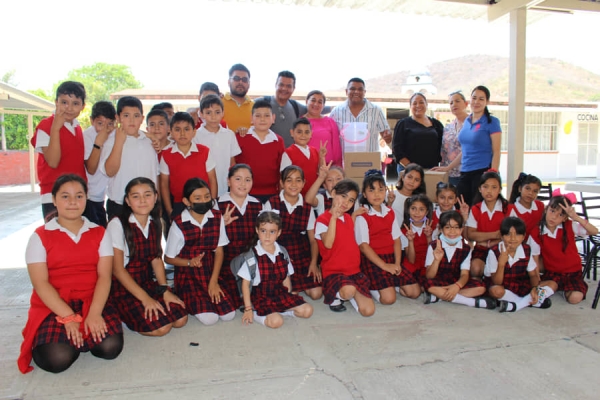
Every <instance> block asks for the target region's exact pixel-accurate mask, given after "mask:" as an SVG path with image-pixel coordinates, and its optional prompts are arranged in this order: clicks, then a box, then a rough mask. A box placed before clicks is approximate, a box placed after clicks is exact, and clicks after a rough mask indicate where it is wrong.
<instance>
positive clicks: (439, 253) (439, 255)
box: [433, 239, 444, 261]
mask: <svg viewBox="0 0 600 400" xmlns="http://www.w3.org/2000/svg"><path fill="white" fill-rule="evenodd" d="M435 243H436V246H435V250H433V259H434V260H435V261H442V259H443V258H444V249H443V248H442V242H441V241H440V239H437V240H436V241H435Z"/></svg>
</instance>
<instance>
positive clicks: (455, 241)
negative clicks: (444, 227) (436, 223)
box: [440, 233, 462, 246]
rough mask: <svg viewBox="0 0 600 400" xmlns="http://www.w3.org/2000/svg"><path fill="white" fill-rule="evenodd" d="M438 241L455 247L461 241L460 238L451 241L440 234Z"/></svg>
mask: <svg viewBox="0 0 600 400" xmlns="http://www.w3.org/2000/svg"><path fill="white" fill-rule="evenodd" d="M440 240H441V241H443V242H445V243H446V244H449V245H450V246H456V245H457V244H458V242H460V241H461V240H462V237H461V236H457V237H455V238H454V239H451V238H449V237H447V236H446V235H444V234H443V233H442V234H441V235H440Z"/></svg>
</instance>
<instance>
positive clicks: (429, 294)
mask: <svg viewBox="0 0 600 400" xmlns="http://www.w3.org/2000/svg"><path fill="white" fill-rule="evenodd" d="M423 294H424V295H425V299H424V300H423V304H432V303H437V302H438V301H440V298H439V297H436V298H435V300H431V297H432V296H431V293H429V292H423Z"/></svg>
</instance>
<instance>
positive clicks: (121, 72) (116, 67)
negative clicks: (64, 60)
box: [52, 62, 142, 105]
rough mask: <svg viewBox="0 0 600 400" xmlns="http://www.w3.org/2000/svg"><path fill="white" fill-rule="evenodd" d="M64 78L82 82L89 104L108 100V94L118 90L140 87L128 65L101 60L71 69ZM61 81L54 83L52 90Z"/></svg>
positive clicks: (54, 89)
mask: <svg viewBox="0 0 600 400" xmlns="http://www.w3.org/2000/svg"><path fill="white" fill-rule="evenodd" d="M65 80H69V81H77V82H81V83H83V85H84V86H85V90H86V93H87V99H86V103H87V104H89V105H93V104H94V103H95V102H97V101H100V100H107V101H110V95H111V94H112V93H115V92H118V91H120V90H124V89H139V88H141V87H142V84H141V83H140V82H139V81H138V80H137V79H135V77H134V76H133V73H132V72H131V68H129V67H128V66H126V65H121V64H107V63H101V62H97V63H95V64H92V65H86V66H83V67H81V68H77V69H73V70H71V71H69V73H68V74H67V77H66V79H65ZM61 82H62V81H61ZM61 82H58V83H56V84H55V85H54V88H53V90H52V91H53V92H56V88H57V87H58V85H60V83H61Z"/></svg>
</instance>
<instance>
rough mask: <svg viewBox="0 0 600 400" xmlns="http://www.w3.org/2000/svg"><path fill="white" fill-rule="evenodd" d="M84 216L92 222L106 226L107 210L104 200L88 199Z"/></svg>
mask: <svg viewBox="0 0 600 400" xmlns="http://www.w3.org/2000/svg"><path fill="white" fill-rule="evenodd" d="M83 216H84V217H86V218H87V219H89V220H90V221H91V222H93V223H95V224H98V225H100V226H103V227H105V228H106V225H107V224H106V210H105V209H104V202H103V201H92V200H90V199H88V201H87V203H86V205H85V211H84V213H83Z"/></svg>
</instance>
